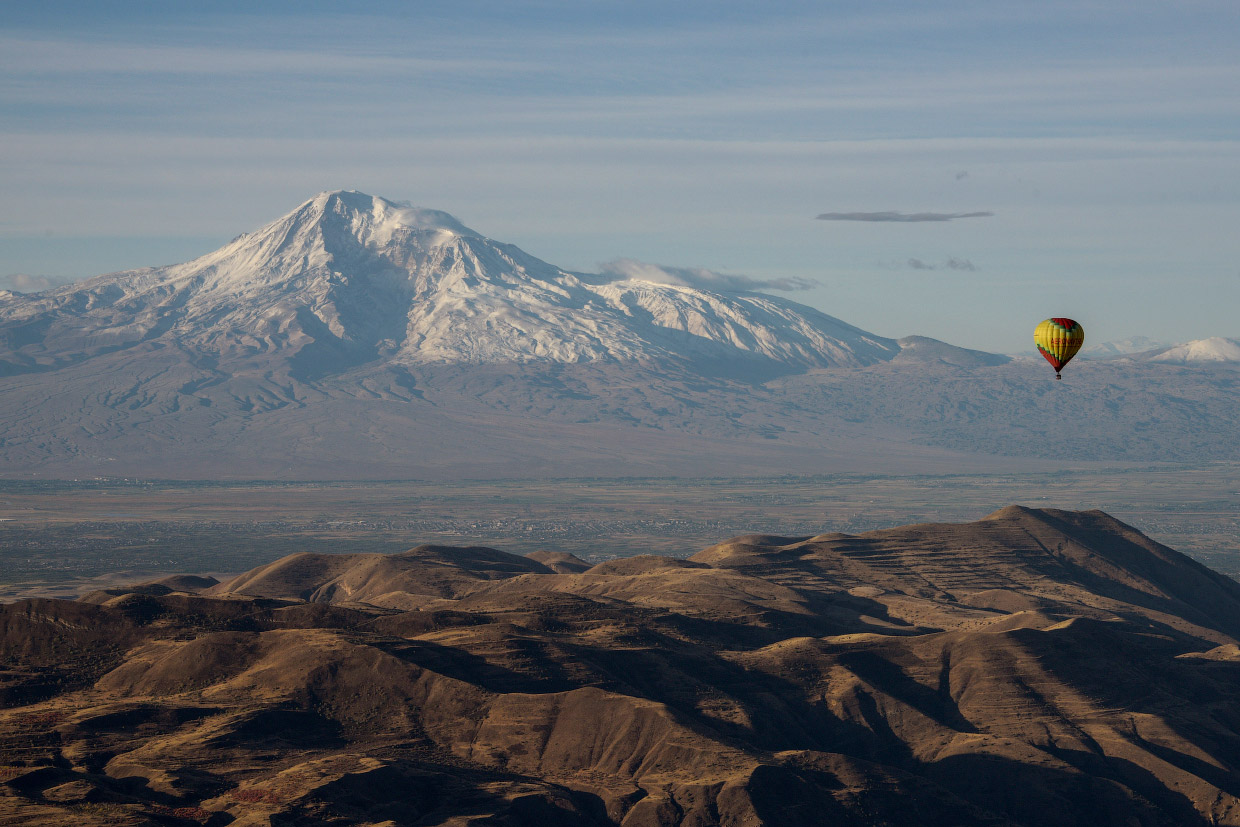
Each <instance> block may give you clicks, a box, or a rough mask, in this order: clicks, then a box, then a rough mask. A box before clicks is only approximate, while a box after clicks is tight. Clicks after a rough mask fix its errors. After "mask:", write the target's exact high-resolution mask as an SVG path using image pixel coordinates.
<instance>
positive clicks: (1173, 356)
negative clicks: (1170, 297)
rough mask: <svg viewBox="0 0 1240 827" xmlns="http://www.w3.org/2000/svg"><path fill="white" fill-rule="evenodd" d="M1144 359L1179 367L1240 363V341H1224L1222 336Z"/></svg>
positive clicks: (1147, 355)
mask: <svg viewBox="0 0 1240 827" xmlns="http://www.w3.org/2000/svg"><path fill="white" fill-rule="evenodd" d="M1144 358H1145V359H1147V360H1149V361H1151V362H1166V363H1169V364H1178V365H1187V364H1197V363H1218V362H1240V339H1224V338H1223V337H1221V336H1213V337H1211V338H1209V339H1197V340H1196V341H1192V342H1185V343H1184V344H1182V345H1174V346H1172V347H1169V348H1165V349H1163V350H1160V351H1156V352H1154V353H1151V354H1146V355H1145V357H1144Z"/></svg>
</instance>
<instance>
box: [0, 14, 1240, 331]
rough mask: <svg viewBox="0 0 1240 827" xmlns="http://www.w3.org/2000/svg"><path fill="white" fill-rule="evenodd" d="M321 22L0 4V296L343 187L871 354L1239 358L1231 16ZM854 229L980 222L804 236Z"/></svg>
mask: <svg viewBox="0 0 1240 827" xmlns="http://www.w3.org/2000/svg"><path fill="white" fill-rule="evenodd" d="M346 9H347V7H346V5H345V4H341V3H313V2H310V3H307V2H298V3H245V4H240V3H236V4H233V3H199V4H194V3H179V4H177V3H174V4H169V3H125V2H109V3H55V2H46V3H39V4H15V3H10V4H5V7H4V8H3V9H0V80H2V81H3V82H2V83H0V143H2V145H3V147H4V151H3V152H2V153H0V187H2V188H3V192H4V194H5V196H6V197H5V198H3V199H0V278H3V279H7V281H8V282H10V283H12V282H20V283H22V284H27V285H29V284H37V283H39V278H32V277H50V278H52V279H65V278H80V277H85V276H89V275H95V274H98V273H102V272H108V271H113V270H118V269H122V268H128V267H138V266H145V265H157V264H166V263H172V262H176V261H183V260H187V259H189V258H193V257H195V256H197V255H200V254H202V253H205V252H208V251H209V250H211V249H213V248H215V247H217V246H219V245H220V244H223V243H225V242H227V241H228V240H229V239H231V238H232V237H234V236H235V235H237V234H238V233H241V232H243V231H246V230H250V229H253V228H255V227H257V226H259V225H261V224H263V223H265V222H267V221H269V220H271V219H274V218H276V217H277V216H279V215H281V214H283V213H285V212H287V211H289V210H291V209H292V208H293V207H294V206H296V205H297V204H298V203H300V202H302V201H304V200H306V199H307V198H310V197H311V196H313V195H314V194H315V193H316V192H319V191H321V190H325V189H360V190H363V191H366V192H369V193H372V194H375V195H382V196H385V197H388V198H392V199H396V200H408V201H411V202H413V203H414V204H417V205H420V206H427V207H434V208H438V209H444V210H447V211H449V212H451V213H453V214H455V215H456V216H458V217H459V218H460V219H461V220H462V221H464V222H465V223H466V224H468V225H469V226H471V227H473V228H475V229H477V230H478V231H480V232H482V233H484V234H486V235H489V236H492V237H494V238H497V239H501V240H504V241H509V242H512V243H515V244H517V245H519V246H521V247H522V248H524V249H525V250H527V251H528V252H530V253H532V254H534V255H537V256H539V257H541V258H543V259H546V260H548V261H550V262H553V263H555V264H557V265H560V266H562V267H566V268H570V269H575V270H597V269H599V267H600V266H601V265H603V264H605V263H607V262H611V261H614V260H616V259H620V258H630V259H637V260H640V261H644V262H650V263H655V264H659V265H664V266H671V267H705V268H709V269H712V270H717V271H720V272H723V273H726V274H739V275H751V276H754V277H757V278H762V279H797V280H805V279H808V280H813V281H814V282H816V284H817V285H818V286H816V287H813V288H812V289H808V290H804V291H799V292H795V293H789V294H785V295H788V296H790V297H791V298H794V299H795V300H797V301H801V302H804V303H806V304H811V305H813V306H815V307H818V308H820V309H822V310H824V311H826V312H828V313H831V314H832V315H835V316H838V317H840V318H842V319H844V320H846V321H848V322H851V323H853V324H856V325H859V326H861V327H864V328H866V329H869V330H872V331H874V332H876V333H879V334H882V335H888V336H904V335H909V334H914V333H916V334H923V335H929V336H935V337H937V338H941V339H945V340H947V341H950V342H953V343H955V344H960V345H966V346H969V347H976V348H982V349H985V350H991V351H1004V352H1012V351H1018V350H1028V349H1029V342H1030V340H1031V336H1032V329H1033V326H1034V324H1035V323H1036V322H1037V321H1039V320H1040V319H1042V318H1044V317H1047V316H1050V315H1069V316H1073V317H1075V318H1077V319H1079V320H1080V321H1082V323H1084V325H1085V327H1086V330H1087V333H1088V335H1089V337H1090V339H1091V340H1092V341H1094V342H1098V341H1103V340H1105V339H1115V338H1121V337H1126V336H1130V335H1133V334H1138V333H1140V334H1145V335H1148V336H1152V337H1154V338H1157V339H1161V340H1165V341H1184V340H1188V339H1195V338H1203V337H1206V336H1240V321H1237V319H1236V308H1237V307H1240V240H1238V239H1240V232H1237V231H1236V228H1237V227H1240V138H1237V136H1240V45H1238V41H1237V39H1236V32H1237V31H1240V4H1237V3H1235V2H1234V0H1226V2H1224V1H1223V0H1219V2H1192V0H1188V1H1187V2H1178V3H1166V2H1145V0H1132V1H1131V2H1088V0H1077V1H1076V2H1071V3H1060V2H1055V1H1054V0H1051V2H1044V3H1039V4H1029V3H1012V2H1003V1H999V2H995V1H994V0H992V2H976V3H974V2H942V3H934V4H930V3H924V2H919V3H915V2H907V3H901V2H866V3H857V2H836V3H822V2H818V3H763V4H757V3H744V4H742V3H714V2H712V3H679V4H668V3H645V2H623V3H583V2H574V3H567V2H563V3H562V2H527V3H512V2H495V3H480V2H458V3H453V4H450V5H443V4H428V3H382V2H379V3H369V4H366V7H365V9H364V10H359V11H354V10H346ZM859 213H897V214H900V215H908V214H914V213H934V214H940V215H943V216H947V215H953V214H968V213H990V215H975V216H973V217H967V218H955V219H952V220H940V221H856V220H819V219H817V218H816V216H818V215H822V214H859ZM854 217H857V216H854ZM871 217H872V216H871Z"/></svg>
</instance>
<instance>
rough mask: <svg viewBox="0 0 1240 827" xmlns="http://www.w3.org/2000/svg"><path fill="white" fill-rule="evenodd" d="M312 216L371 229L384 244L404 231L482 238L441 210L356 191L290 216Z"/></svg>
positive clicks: (330, 196)
mask: <svg viewBox="0 0 1240 827" xmlns="http://www.w3.org/2000/svg"><path fill="white" fill-rule="evenodd" d="M303 214H304V215H307V216H313V217H314V218H316V219H319V220H328V219H330V218H332V217H335V218H338V219H344V220H345V221H347V222H349V223H350V224H352V225H354V226H357V227H359V228H362V227H365V228H369V229H370V231H371V235H373V236H374V238H375V240H380V241H381V242H383V243H386V242H387V241H390V240H391V238H392V236H393V235H394V234H395V233H396V232H397V231H398V230H401V229H405V230H412V231H414V232H419V233H451V234H452V235H463V236H470V237H473V238H481V237H482V236H481V235H480V234H479V233H477V232H474V231H473V230H471V229H470V228H469V227H466V226H465V225H464V224H462V223H461V222H460V221H459V220H458V219H457V218H456V217H455V216H453V215H450V214H448V213H446V212H443V211H442V210H431V209H426V208H424V207H414V206H411V205H410V204H408V203H407V202H398V201H389V200H388V199H386V198H380V197H378V196H375V195H367V194H366V193H364V192H358V191H357V190H334V191H324V192H320V193H319V194H318V195H316V196H315V197H314V198H311V199H310V200H309V201H307V202H306V203H304V204H302V205H301V206H300V207H298V208H297V209H296V210H294V211H293V212H292V213H291V214H290V215H303Z"/></svg>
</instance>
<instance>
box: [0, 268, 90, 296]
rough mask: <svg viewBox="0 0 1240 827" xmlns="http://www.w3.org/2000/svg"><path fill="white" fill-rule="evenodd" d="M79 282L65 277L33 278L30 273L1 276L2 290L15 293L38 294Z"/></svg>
mask: <svg viewBox="0 0 1240 827" xmlns="http://www.w3.org/2000/svg"><path fill="white" fill-rule="evenodd" d="M74 281H77V279H74V278H67V277H63V276H32V275H30V274H29V273H9V274H8V275H4V276H0V290H12V291H13V292H15V293H37V292H38V291H40V290H50V289H51V288H53V287H60V286H61V285H65V284H69V283H70V282H74Z"/></svg>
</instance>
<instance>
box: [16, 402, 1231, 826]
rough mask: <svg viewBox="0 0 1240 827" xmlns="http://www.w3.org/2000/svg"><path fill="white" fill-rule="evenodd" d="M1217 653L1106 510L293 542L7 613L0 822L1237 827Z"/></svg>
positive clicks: (1196, 591)
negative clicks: (763, 527) (662, 549)
mask: <svg viewBox="0 0 1240 827" xmlns="http://www.w3.org/2000/svg"><path fill="white" fill-rule="evenodd" d="M1052 381H1053V380H1052ZM1065 381H1066V380H1065ZM607 541H608V538H607V537H605V536H600V537H599V538H598V542H599V544H600V545H605V544H606V543H607ZM1238 644H1240V584H1237V583H1236V581H1234V580H1231V579H1229V578H1227V577H1224V576H1222V575H1220V574H1218V573H1216V572H1213V571H1211V570H1209V569H1207V568H1205V567H1204V566H1202V565H1200V564H1198V563H1196V562H1194V561H1193V560H1191V559H1189V558H1187V557H1185V556H1184V555H1181V554H1179V553H1177V552H1175V551H1174V550H1172V549H1170V548H1167V547H1166V546H1162V545H1160V544H1158V543H1156V542H1153V541H1152V540H1150V539H1149V538H1147V537H1145V536H1143V535H1142V534H1141V533H1140V532H1138V531H1136V530H1135V529H1133V528H1132V527H1131V526H1127V525H1124V524H1123V523H1121V522H1119V521H1117V520H1115V519H1114V518H1112V517H1110V516H1108V515H1106V514H1104V513H1102V512H1099V511H1089V512H1070V511H1055V510H1038V509H1031V508H1024V507H1020V506H1009V507H1007V508H1003V509H1001V510H999V511H996V512H995V513H993V514H991V515H990V516H988V517H986V518H984V519H982V520H980V521H978V522H974V523H963V524H921V525H911V526H903V527H899V528H891V529H885V530H882V531H871V532H866V533H864V534H860V535H847V534H820V535H817V536H814V537H777V536H770V535H748V536H742V537H735V538H732V539H731V540H728V541H726V542H721V543H719V544H717V545H714V546H711V547H710V548H707V549H705V550H703V551H701V552H699V553H698V554H695V555H694V556H693V557H691V558H689V559H687V560H683V559H675V558H670V557H659V556H654V555H641V556H638V557H629V558H623V559H617V560H610V561H607V562H603V563H599V564H597V565H594V566H591V565H589V564H588V563H585V562H584V561H582V560H580V559H578V558H576V557H574V556H573V555H571V554H564V553H560V554H549V553H538V552H535V553H534V554H531V555H530V556H528V557H520V556H517V555H514V554H508V553H505V552H503V551H499V550H495V549H490V548H480V547H471V548H453V547H445V546H430V545H424V546H418V547H416V548H413V549H410V550H409V551H406V552H403V553H400V554H392V555H383V554H311V553H301V554H294V555H290V556H288V557H284V558H282V559H279V560H275V561H273V562H271V563H268V564H266V565H264V566H261V567H260V568H257V569H254V570H252V571H249V572H247V573H244V574H241V575H238V576H236V577H233V578H230V579H229V580H227V581H225V582H223V583H217V582H216V581H215V580H214V579H209V578H203V577H195V576H184V575H181V576H175V575H174V576H171V577H167V578H165V579H164V580H162V581H157V582H153V583H147V584H142V585H133V586H125V587H117V588H109V589H106V590H103V591H98V592H94V593H92V594H89V595H86V596H84V597H83V598H81V599H80V600H78V601H68V600H48V599H34V600H25V601H20V602H17V603H13V604H10V605H6V606H0V659H2V661H3V663H4V665H5V667H4V670H3V671H0V755H2V756H3V760H0V821H2V822H3V823H5V824H25V825H31V827H39V826H40V825H49V826H50V825H65V824H73V825H83V827H104V825H115V824H127V823H143V824H168V825H175V824H185V825H191V824H207V825H215V824H230V823H231V824H341V825H343V824H353V825H392V826H393V827H405V826H406V825H407V826H408V827H414V825H430V824H437V825H449V824H453V825H465V824H476V825H482V824H492V825H505V824H506V825H560V826H561V827H690V825H721V824H729V825H779V827H814V826H816V825H822V824H831V825H848V826H849V827H869V826H870V825H888V827H903V825H918V827H921V826H922V825H961V827H964V826H965V825H968V826H969V827H1001V826H1003V827H1021V826H1022V825H1024V826H1027V827H1041V825H1049V824H1054V825H1062V826H1063V827H1095V825H1151V827H1152V826H1153V825H1180V826H1181V827H1208V826H1209V825H1234V824H1236V823H1238V821H1240V787H1238V785H1237V780H1236V779H1237V778H1238V777H1240V680H1238V678H1240V646H1238Z"/></svg>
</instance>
